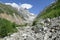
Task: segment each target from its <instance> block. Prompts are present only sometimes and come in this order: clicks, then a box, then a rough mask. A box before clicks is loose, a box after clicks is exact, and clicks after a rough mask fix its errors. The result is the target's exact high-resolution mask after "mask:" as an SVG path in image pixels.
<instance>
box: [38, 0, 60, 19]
mask: <svg viewBox="0 0 60 40" xmlns="http://www.w3.org/2000/svg"><path fill="white" fill-rule="evenodd" d="M58 16H60V1H59V0H58V1H57V2H55V3H53V4H51V5H50V6H49V7H47V8H46V9H45V10H44V11H43V12H42V13H41V14H39V15H38V18H47V17H48V18H53V17H58Z"/></svg>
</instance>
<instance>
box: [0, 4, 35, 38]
mask: <svg viewBox="0 0 60 40" xmlns="http://www.w3.org/2000/svg"><path fill="white" fill-rule="evenodd" d="M34 18H35V15H32V14H30V12H29V11H28V10H27V9H24V8H20V9H19V11H18V10H17V9H16V8H14V7H12V6H11V5H6V4H3V3H0V38H1V37H5V36H8V34H9V35H10V34H12V33H14V32H16V31H17V30H16V27H18V26H19V27H20V26H26V25H27V24H29V25H31V24H30V23H32V21H33V19H34Z"/></svg>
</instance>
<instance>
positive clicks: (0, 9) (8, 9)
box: [0, 3, 18, 15]
mask: <svg viewBox="0 0 60 40" xmlns="http://www.w3.org/2000/svg"><path fill="white" fill-rule="evenodd" d="M0 13H7V14H11V15H13V13H15V14H18V11H17V10H16V9H14V8H13V7H12V6H10V5H5V4H2V3H0Z"/></svg>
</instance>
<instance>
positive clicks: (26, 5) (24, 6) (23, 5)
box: [20, 4, 32, 9]
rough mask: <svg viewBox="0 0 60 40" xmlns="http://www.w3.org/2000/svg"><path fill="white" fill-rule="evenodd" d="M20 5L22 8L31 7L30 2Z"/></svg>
mask: <svg viewBox="0 0 60 40" xmlns="http://www.w3.org/2000/svg"><path fill="white" fill-rule="evenodd" d="M20 6H21V7H22V8H26V9H30V8H32V5H31V4H21V5H20Z"/></svg>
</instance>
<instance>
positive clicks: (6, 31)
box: [0, 18, 17, 38]
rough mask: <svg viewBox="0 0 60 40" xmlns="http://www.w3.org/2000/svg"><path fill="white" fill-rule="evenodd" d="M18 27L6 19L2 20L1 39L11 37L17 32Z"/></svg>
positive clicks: (0, 24)
mask: <svg viewBox="0 0 60 40" xmlns="http://www.w3.org/2000/svg"><path fill="white" fill-rule="evenodd" d="M16 27H17V25H16V24H15V23H11V22H10V21H8V20H6V19H2V18H0V37H2V38H3V37H5V36H8V35H10V34H11V33H13V32H16V31H17V29H16Z"/></svg>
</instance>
